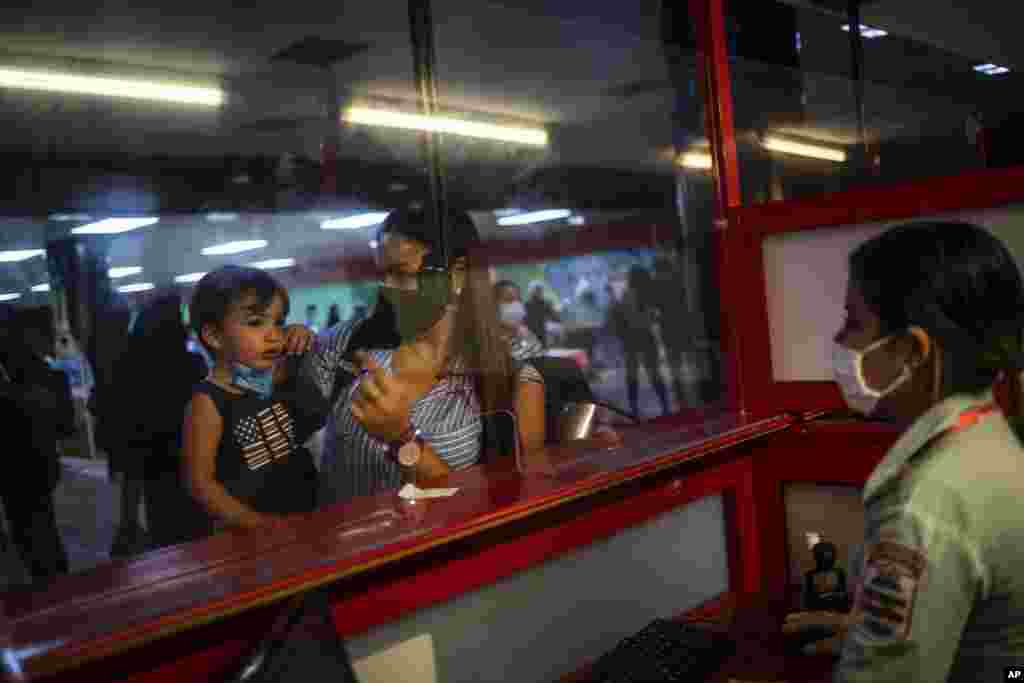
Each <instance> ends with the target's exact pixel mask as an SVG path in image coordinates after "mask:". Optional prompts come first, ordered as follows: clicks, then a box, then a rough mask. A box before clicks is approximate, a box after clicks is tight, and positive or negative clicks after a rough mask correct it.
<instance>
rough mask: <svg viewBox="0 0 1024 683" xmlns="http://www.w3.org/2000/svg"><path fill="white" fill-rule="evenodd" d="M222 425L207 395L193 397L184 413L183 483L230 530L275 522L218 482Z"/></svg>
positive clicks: (218, 414) (215, 407) (214, 406)
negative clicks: (217, 471)
mask: <svg viewBox="0 0 1024 683" xmlns="http://www.w3.org/2000/svg"><path fill="white" fill-rule="evenodd" d="M223 431H224V421H223V419H222V418H221V416H220V413H219V412H217V406H216V405H214V403H213V401H212V400H211V399H210V397H209V396H207V395H206V394H195V395H194V396H193V397H192V400H191V402H189V404H188V407H187V408H186V409H185V426H184V439H183V446H184V456H185V458H184V459H185V473H186V478H185V479H186V481H187V482H188V485H189V489H190V490H191V493H192V495H193V497H195V499H196V500H198V501H199V502H200V503H202V505H203V507H205V508H206V509H207V510H208V511H209V512H210V514H212V515H215V516H216V517H218V518H219V519H222V520H224V521H225V522H226V523H227V524H229V525H231V526H238V527H244V528H249V529H252V528H256V527H261V526H266V525H267V524H270V523H272V521H273V520H274V519H275V518H273V517H272V516H270V515H263V514H260V513H258V512H256V511H255V510H253V509H252V508H250V507H249V506H247V505H246V504H244V503H243V502H242V501H240V500H238V499H237V498H235V497H234V496H232V495H231V494H229V493H228V492H227V490H226V489H225V488H224V487H223V486H222V485H221V484H220V482H218V481H217V478H216V461H217V447H218V445H219V444H220V440H221V436H222V435H223Z"/></svg>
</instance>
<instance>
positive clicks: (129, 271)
mask: <svg viewBox="0 0 1024 683" xmlns="http://www.w3.org/2000/svg"><path fill="white" fill-rule="evenodd" d="M141 272H142V268H141V267H139V266H121V267H120V268H111V269H110V270H108V271H107V275H108V276H110V277H111V278H112V279H115V280H116V279H117V278H119V277H128V276H129V275H138V274H139V273H141Z"/></svg>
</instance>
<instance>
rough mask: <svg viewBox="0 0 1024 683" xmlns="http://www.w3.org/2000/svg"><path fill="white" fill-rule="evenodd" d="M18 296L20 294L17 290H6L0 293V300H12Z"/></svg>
mask: <svg viewBox="0 0 1024 683" xmlns="http://www.w3.org/2000/svg"><path fill="white" fill-rule="evenodd" d="M20 298H21V294H18V293H17V292H7V293H5V294H0V301H14V300H15V299H20Z"/></svg>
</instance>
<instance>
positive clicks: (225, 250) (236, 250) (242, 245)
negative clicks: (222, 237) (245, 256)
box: [200, 240, 267, 256]
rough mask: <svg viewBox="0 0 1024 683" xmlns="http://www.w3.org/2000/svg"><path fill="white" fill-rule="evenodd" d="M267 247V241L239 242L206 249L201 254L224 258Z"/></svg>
mask: <svg viewBox="0 0 1024 683" xmlns="http://www.w3.org/2000/svg"><path fill="white" fill-rule="evenodd" d="M265 246H267V241H266V240H239V241H237V242H225V243H224V244H215V245H214V246H212V247H206V248H205V249H203V250H202V252H200V253H201V254H202V255H203V256H224V255H226V254H241V253H242V252H243V251H252V250H253V249H262V248H264V247H265Z"/></svg>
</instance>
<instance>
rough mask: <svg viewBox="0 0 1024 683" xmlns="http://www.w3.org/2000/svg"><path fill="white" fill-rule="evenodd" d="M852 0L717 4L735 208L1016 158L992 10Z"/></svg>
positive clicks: (1004, 50)
mask: <svg viewBox="0 0 1024 683" xmlns="http://www.w3.org/2000/svg"><path fill="white" fill-rule="evenodd" d="M860 5H861V9H860V30H859V39H858V36H857V32H851V30H850V25H851V17H850V16H849V15H848V14H847V12H846V5H845V4H844V3H833V4H831V5H829V4H828V3H798V2H766V3H728V6H727V7H726V12H727V13H728V15H729V16H728V18H727V25H728V32H729V45H730V55H731V56H732V57H733V61H732V66H731V68H732V77H733V97H734V102H735V121H736V141H737V147H738V153H739V157H740V177H741V182H742V190H743V192H742V196H743V202H744V203H745V204H757V203H762V202H766V201H770V200H785V199H794V198H799V197H806V196H813V195H819V194H822V193H827V192H835V191H840V190H844V189H848V188H851V187H855V186H862V185H877V184H885V183H895V182H900V181H906V180H914V179H920V178H927V177H932V176H939V175H954V174H957V173H961V172H965V171H970V170H975V169H980V168H985V167H1000V166H1012V165H1017V164H1019V163H1020V160H1021V155H1020V144H1019V141H1018V140H1017V135H1016V130H1015V123H1014V122H1015V121H1016V117H1017V112H1018V111H1019V109H1020V100H1019V98H1018V97H1017V96H1016V95H1015V90H1016V88H1015V84H1016V83H1017V82H1018V79H1019V78H1020V76H1019V74H1017V73H1016V71H1015V68H1014V55H1013V53H1012V47H1011V46H1012V45H1013V44H1014V40H1015V39H1014V37H1013V36H1012V35H1011V34H1010V33H1009V32H1008V30H1006V29H1002V28H1000V17H999V10H997V9H994V8H992V9H988V8H986V9H979V8H973V9H972V10H971V15H970V18H968V17H967V10H966V9H962V8H956V7H953V6H952V5H951V4H949V3H939V5H938V6H931V5H929V6H928V7H927V8H925V7H924V6H922V5H918V4H915V3H879V2H864V3H860ZM840 7H841V8H842V10H841V11H840V10H839V8H840ZM830 8H834V9H830ZM979 26H984V27H985V28H984V30H978V28H977V27H979Z"/></svg>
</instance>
